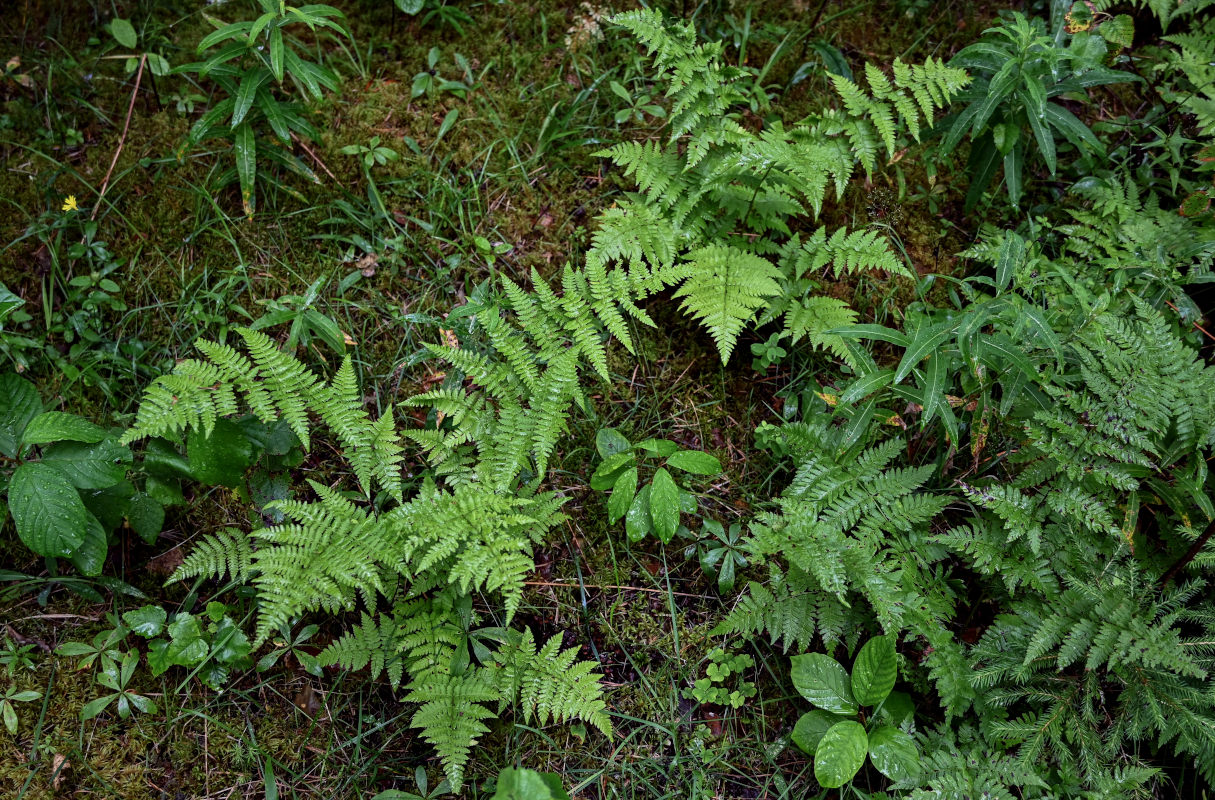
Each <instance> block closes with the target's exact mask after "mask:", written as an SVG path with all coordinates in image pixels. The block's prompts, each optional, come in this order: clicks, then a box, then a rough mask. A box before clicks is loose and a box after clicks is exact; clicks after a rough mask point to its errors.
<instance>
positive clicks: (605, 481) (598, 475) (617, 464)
mask: <svg viewBox="0 0 1215 800" xmlns="http://www.w3.org/2000/svg"><path fill="white" fill-rule="evenodd" d="M634 461H636V457H635V456H634V455H633V451H632V450H626V451H624V452H620V453H616V454H614V455H610V456H608V457H607V458H605V459H604V460H603V462H602V463H600V465H599V467H598V468H597V469H596V470H595V473H594V474H593V475H591V488H592V489H594V490H595V491H597V492H602V491H606V490H607V489H610V488H612V486H613V485H615V483H616V481H617V480H618V479H619V478H620V476H621V475H622V474H624V470H625V468H627V467H628V466H630V465H631V464H632V463H633V462H634Z"/></svg>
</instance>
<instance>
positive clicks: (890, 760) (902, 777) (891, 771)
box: [869, 725, 920, 781]
mask: <svg viewBox="0 0 1215 800" xmlns="http://www.w3.org/2000/svg"><path fill="white" fill-rule="evenodd" d="M869 760H870V761H872V762H873V766H875V767H877V770H878V772H880V773H882V774H883V775H885V776H886V777H887V778H890V780H892V781H906V780H911V779H912V778H914V777H916V776H917V775H919V774H920V751H919V748H917V747H916V745H915V740H914V739H912V738H911V737H910V736H908V735H907V734H906V733H903V732H902V731H901V730H899V729H898V728H895V727H892V726H890V725H883V726H882V727H880V728H878V729H877V730H875V731H874V732H873V733H871V734H869Z"/></svg>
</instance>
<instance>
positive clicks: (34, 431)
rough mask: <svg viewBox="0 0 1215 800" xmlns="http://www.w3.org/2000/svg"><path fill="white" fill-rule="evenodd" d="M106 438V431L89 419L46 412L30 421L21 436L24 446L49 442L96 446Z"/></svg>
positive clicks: (57, 412)
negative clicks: (83, 443) (79, 443)
mask: <svg viewBox="0 0 1215 800" xmlns="http://www.w3.org/2000/svg"><path fill="white" fill-rule="evenodd" d="M105 436H106V433H105V430H104V429H103V428H101V427H100V426H98V425H94V424H93V423H91V422H89V421H88V420H87V419H82V418H80V417H78V416H76V415H75V414H65V413H63V412H62V411H44V412H42V413H41V414H39V415H38V416H36V417H34V418H33V419H32V420H30V423H29V425H28V426H26V428H25V432H24V433H22V434H21V442H22V444H47V443H48V442H85V443H87V444H94V443H96V442H100V441H101V440H102V439H104V438H105Z"/></svg>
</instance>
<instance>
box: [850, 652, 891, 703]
mask: <svg viewBox="0 0 1215 800" xmlns="http://www.w3.org/2000/svg"><path fill="white" fill-rule="evenodd" d="M897 674H898V659H897V657H896V656H895V654H894V639H892V638H891V637H889V636H874V637H873V638H872V639H870V640H869V641H867V642H865V646H864V647H862V648H861V652H859V653H857V656H856V662H855V663H854V664H853V665H852V696H853V697H854V698H856V702H858V703H860V704H861V705H863V706H876V705H877V704H878V703H880V702H882V701H883V700H885V699H886V695H888V694H890V690H891V689H893V688H894V680H895V677H896V676H897Z"/></svg>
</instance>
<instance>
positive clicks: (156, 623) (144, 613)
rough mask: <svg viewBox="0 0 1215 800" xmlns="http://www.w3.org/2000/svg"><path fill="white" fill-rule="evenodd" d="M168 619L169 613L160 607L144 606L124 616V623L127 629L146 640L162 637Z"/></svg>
mask: <svg viewBox="0 0 1215 800" xmlns="http://www.w3.org/2000/svg"><path fill="white" fill-rule="evenodd" d="M167 618H168V612H167V611H165V610H164V609H163V608H161V607H160V606H144V607H143V608H137V609H135V610H134V611H128V612H126V613H125V614H123V615H122V621H123V622H125V623H126V624H127V627H128V628H130V629H131V631H132V632H133V633H137V634H139V635H140V636H142V637H143V638H145V639H150V638H152V637H153V636H158V635H160V632H161V631H162V630H164V627H165V620H166V619H167Z"/></svg>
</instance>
